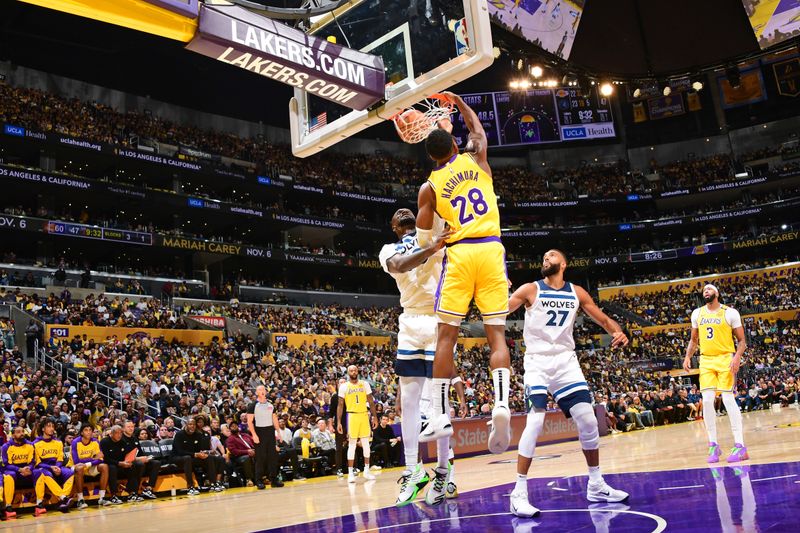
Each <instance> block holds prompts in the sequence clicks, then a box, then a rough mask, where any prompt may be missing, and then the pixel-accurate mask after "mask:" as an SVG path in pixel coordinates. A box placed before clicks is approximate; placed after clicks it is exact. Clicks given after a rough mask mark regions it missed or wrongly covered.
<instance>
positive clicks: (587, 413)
mask: <svg viewBox="0 0 800 533" xmlns="http://www.w3.org/2000/svg"><path fill="white" fill-rule="evenodd" d="M569 414H570V415H572V419H573V420H575V425H576V426H578V439H580V441H581V447H582V448H583V449H584V450H596V449H597V448H599V447H600V433H599V431H598V430H597V418H596V417H595V416H594V409H592V406H591V405H589V404H588V403H586V402H581V403H577V404H575V405H573V406H572V408H571V409H570V410H569Z"/></svg>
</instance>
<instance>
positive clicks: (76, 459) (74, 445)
mask: <svg viewBox="0 0 800 533" xmlns="http://www.w3.org/2000/svg"><path fill="white" fill-rule="evenodd" d="M78 442H80V437H78V438H77V439H75V440H73V441H72V445H71V446H70V454H71V455H72V464H74V465H76V464H78V463H80V462H81V458H80V457H78Z"/></svg>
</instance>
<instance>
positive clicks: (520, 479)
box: [514, 473, 528, 492]
mask: <svg viewBox="0 0 800 533" xmlns="http://www.w3.org/2000/svg"><path fill="white" fill-rule="evenodd" d="M514 492H528V476H527V474H519V473H518V474H517V484H516V485H514Z"/></svg>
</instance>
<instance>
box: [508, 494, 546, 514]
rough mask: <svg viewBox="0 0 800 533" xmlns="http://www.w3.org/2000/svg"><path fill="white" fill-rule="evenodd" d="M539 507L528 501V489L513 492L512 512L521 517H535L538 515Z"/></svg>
mask: <svg viewBox="0 0 800 533" xmlns="http://www.w3.org/2000/svg"><path fill="white" fill-rule="evenodd" d="M540 512H541V511H539V509H537V508H536V507H534V506H533V505H531V502H529V501H528V493H527V492H526V491H522V490H520V491H517V490H515V491H514V492H512V493H511V514H513V515H514V516H519V517H521V518H533V517H534V516H538V515H539V513H540Z"/></svg>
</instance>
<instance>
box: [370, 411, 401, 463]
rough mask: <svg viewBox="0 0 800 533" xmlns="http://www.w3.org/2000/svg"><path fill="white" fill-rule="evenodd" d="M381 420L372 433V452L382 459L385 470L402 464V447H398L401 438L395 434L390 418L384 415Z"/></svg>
mask: <svg viewBox="0 0 800 533" xmlns="http://www.w3.org/2000/svg"><path fill="white" fill-rule="evenodd" d="M380 420H381V421H380V425H378V427H377V428H375V429H374V430H373V432H372V451H373V452H375V453H376V454H377V455H378V457H379V458H380V459H381V461H382V463H383V466H384V468H387V467H391V466H397V465H399V464H400V450H401V449H402V446H398V445H397V444H398V443H399V442H400V437H398V436H396V435H395V434H394V430H392V426H390V425H389V417H388V416H386V415H383V416H381V419H380Z"/></svg>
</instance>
